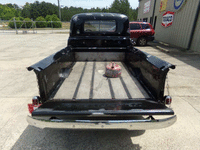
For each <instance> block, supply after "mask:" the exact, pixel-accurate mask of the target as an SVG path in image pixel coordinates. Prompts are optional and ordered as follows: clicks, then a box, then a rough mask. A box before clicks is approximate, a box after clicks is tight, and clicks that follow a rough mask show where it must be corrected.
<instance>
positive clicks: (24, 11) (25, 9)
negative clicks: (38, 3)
mask: <svg viewBox="0 0 200 150" xmlns="http://www.w3.org/2000/svg"><path fill="white" fill-rule="evenodd" d="M21 16H22V17H28V18H31V4H29V3H28V2H26V4H25V5H24V7H23V9H22V11H21Z"/></svg>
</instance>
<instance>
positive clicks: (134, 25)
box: [129, 22, 155, 46]
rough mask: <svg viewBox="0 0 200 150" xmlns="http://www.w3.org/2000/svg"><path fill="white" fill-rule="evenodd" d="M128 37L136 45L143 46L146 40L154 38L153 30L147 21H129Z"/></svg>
mask: <svg viewBox="0 0 200 150" xmlns="http://www.w3.org/2000/svg"><path fill="white" fill-rule="evenodd" d="M129 29H130V37H131V39H133V40H134V41H135V42H136V44H137V45H140V46H145V45H146V44H147V42H148V41H153V40H154V34H155V31H154V29H153V27H152V25H151V24H150V23H148V22H130V23H129Z"/></svg>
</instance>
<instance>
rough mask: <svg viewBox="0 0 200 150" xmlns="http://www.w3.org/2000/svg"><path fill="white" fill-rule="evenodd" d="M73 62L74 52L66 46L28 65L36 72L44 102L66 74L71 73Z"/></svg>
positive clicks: (29, 68)
mask: <svg viewBox="0 0 200 150" xmlns="http://www.w3.org/2000/svg"><path fill="white" fill-rule="evenodd" d="M73 63H74V53H71V51H70V49H69V48H65V49H62V50H61V51H58V52H57V53H55V54H53V55H51V56H49V57H47V58H45V59H43V60H41V61H40V62H38V63H36V64H34V65H32V66H30V67H28V70H29V71H30V70H32V69H34V71H35V73H36V76H37V80H38V86H39V92H40V97H41V100H42V101H43V102H44V101H45V100H47V99H49V98H50V96H51V95H52V94H53V92H54V90H56V88H57V87H58V86H59V85H60V84H61V83H62V81H63V80H64V78H65V76H66V75H67V74H69V72H70V69H71V68H72V66H73Z"/></svg>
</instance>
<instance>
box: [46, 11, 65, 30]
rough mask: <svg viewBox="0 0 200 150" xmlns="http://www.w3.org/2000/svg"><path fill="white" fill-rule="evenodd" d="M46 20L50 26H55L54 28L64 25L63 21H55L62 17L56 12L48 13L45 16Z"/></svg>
mask: <svg viewBox="0 0 200 150" xmlns="http://www.w3.org/2000/svg"><path fill="white" fill-rule="evenodd" d="M45 20H46V21H47V26H48V27H53V28H61V27H62V23H61V22H54V21H60V19H59V18H58V17H57V16H56V15H55V14H53V15H47V16H46V17H45ZM51 21H52V22H51Z"/></svg>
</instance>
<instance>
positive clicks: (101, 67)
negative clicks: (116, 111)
mask: <svg viewBox="0 0 200 150" xmlns="http://www.w3.org/2000/svg"><path fill="white" fill-rule="evenodd" d="M109 63H110V62H109V61H101V62H100V61H78V62H76V63H75V65H74V66H73V68H72V71H71V73H70V75H69V76H68V77H67V78H66V79H65V80H64V82H63V83H62V85H61V86H60V88H59V89H58V91H57V92H56V94H55V96H54V97H53V99H132V98H149V95H148V94H147V92H146V91H145V90H144V89H143V87H142V86H141V85H140V83H139V82H138V80H137V79H136V78H135V77H134V76H133V75H132V74H131V73H130V72H129V70H128V69H127V67H126V66H125V64H124V63H123V62H116V63H117V64H119V65H120V66H121V67H122V74H121V77H119V78H107V77H105V76H104V73H105V68H106V65H107V64H109Z"/></svg>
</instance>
